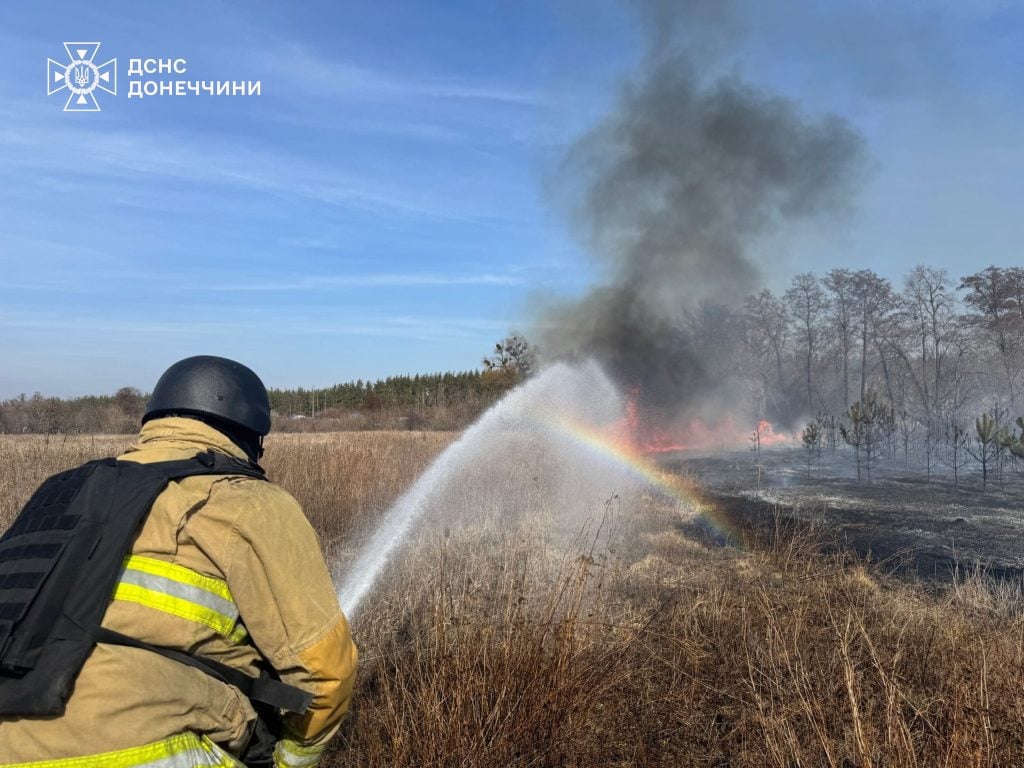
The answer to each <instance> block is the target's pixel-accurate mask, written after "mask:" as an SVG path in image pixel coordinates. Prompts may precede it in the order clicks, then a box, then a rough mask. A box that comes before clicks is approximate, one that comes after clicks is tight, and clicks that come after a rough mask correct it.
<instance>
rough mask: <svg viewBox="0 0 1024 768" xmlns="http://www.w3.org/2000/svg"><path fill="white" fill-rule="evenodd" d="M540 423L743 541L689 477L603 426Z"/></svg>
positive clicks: (721, 534) (731, 538) (731, 537)
mask: <svg viewBox="0 0 1024 768" xmlns="http://www.w3.org/2000/svg"><path fill="white" fill-rule="evenodd" d="M544 424H545V426H547V427H548V428H550V429H553V430H554V431H556V432H557V433H558V434H560V435H562V436H563V437H567V438H569V439H571V440H572V441H573V442H574V443H576V444H577V445H580V446H581V447H583V448H585V449H586V450H588V451H589V452H591V453H592V454H595V455H598V456H600V457H602V458H604V459H605V460H607V461H610V462H613V463H614V464H615V465H616V466H618V467H619V468H620V469H623V470H625V471H626V472H628V473H629V474H630V475H632V476H633V477H636V478H637V479H639V480H641V481H642V482H643V483H645V484H646V485H647V486H649V487H651V488H652V489H654V490H656V491H657V492H659V493H661V494H662V495H664V496H666V497H668V498H671V499H673V500H675V501H679V502H681V503H682V504H683V505H684V506H685V507H686V508H688V509H690V510H691V511H693V512H694V513H695V514H696V515H697V516H698V517H699V518H700V519H701V520H702V521H703V522H704V523H705V524H707V525H708V526H710V527H711V528H712V529H713V530H714V532H715V533H716V534H717V535H718V536H719V537H721V538H722V539H724V540H725V541H727V542H729V543H730V544H733V545H737V546H738V545H742V544H743V542H744V538H745V537H744V536H743V533H742V531H741V529H739V528H738V527H737V526H736V525H735V524H734V523H733V522H732V521H731V520H730V519H729V516H728V515H727V514H726V513H725V512H724V511H723V510H722V509H721V508H720V507H718V506H717V505H715V504H714V503H713V502H712V501H711V500H710V499H708V498H707V496H706V495H705V494H704V493H703V491H702V489H701V488H700V486H699V485H697V483H695V482H694V481H693V480H692V479H690V478H688V477H685V476H683V475H680V474H676V473H673V472H668V471H666V470H664V469H662V468H661V467H660V466H659V465H658V464H657V462H655V461H652V460H651V459H650V458H648V457H647V456H645V455H644V454H642V453H639V452H637V451H635V450H633V449H632V448H630V447H629V446H628V445H625V444H624V443H623V442H622V441H619V440H616V439H614V438H613V437H612V436H610V435H609V432H608V431H607V430H602V429H599V428H597V427H595V426H593V425H591V424H586V423H584V422H580V421H570V420H566V419H558V418H554V419H550V420H546V421H545V422H544Z"/></svg>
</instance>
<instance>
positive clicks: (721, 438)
mask: <svg viewBox="0 0 1024 768" xmlns="http://www.w3.org/2000/svg"><path fill="white" fill-rule="evenodd" d="M625 410H626V413H625V416H624V417H623V418H622V419H621V420H620V421H619V422H618V423H616V424H615V425H613V426H612V427H611V429H610V430H609V432H610V434H609V438H610V439H611V440H612V441H613V442H614V443H615V444H616V445H618V446H619V447H620V448H623V449H624V450H627V451H629V452H631V453H635V454H641V455H650V454H657V453H672V452H675V451H709V450H729V449H736V448H744V447H751V446H752V445H753V444H754V443H759V445H760V446H761V447H767V446H772V445H782V444H784V443H786V442H788V441H790V440H791V436H790V435H787V434H785V433H783V432H776V431H775V428H774V426H773V425H772V423H771V422H769V421H768V420H766V419H761V420H760V421H759V422H758V423H757V426H756V427H753V428H744V427H741V426H740V425H739V424H737V423H736V420H735V419H734V418H733V417H732V416H726V417H724V418H722V419H719V420H718V421H714V422H706V421H703V420H701V419H696V418H695V419H690V420H689V421H684V422H676V423H673V424H669V425H664V424H659V423H655V418H656V417H655V416H654V415H653V414H647V413H644V412H642V409H641V406H640V402H639V391H637V390H634V391H633V392H631V393H630V396H629V397H628V398H627V400H626V409H625Z"/></svg>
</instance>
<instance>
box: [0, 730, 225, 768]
mask: <svg viewBox="0 0 1024 768" xmlns="http://www.w3.org/2000/svg"><path fill="white" fill-rule="evenodd" d="M200 767H202V768H243V767H242V764H241V763H240V762H238V761H237V760H235V759H234V758H233V757H231V755H229V754H227V753H226V752H225V751H224V750H222V749H221V748H220V747H218V746H217V745H216V744H214V743H213V742H212V741H210V740H209V739H208V738H207V737H206V736H199V735H197V734H194V733H179V734H178V735H177V736H171V737H170V738H167V739H163V740H162V741H155V742H152V743H150V744H145V745H143V746H141V747H131V748H129V749H119V750H117V751H115V752H103V753H102V754H93V755H85V756H83V757H65V758H62V759H59V760H39V761H35V762H31V763H0V768H200Z"/></svg>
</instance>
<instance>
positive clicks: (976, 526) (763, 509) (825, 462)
mask: <svg viewBox="0 0 1024 768" xmlns="http://www.w3.org/2000/svg"><path fill="white" fill-rule="evenodd" d="M661 463H662V464H663V466H665V467H666V469H672V470H675V471H682V472H687V473H690V474H692V475H693V476H694V477H695V478H696V479H697V480H698V481H699V483H700V484H701V485H702V486H703V487H704V489H705V490H706V493H707V495H708V496H709V498H710V499H711V500H713V501H714V502H715V504H716V506H717V507H718V508H719V509H720V510H721V511H722V513H723V514H725V515H726V517H728V518H729V519H730V522H731V523H732V525H733V526H734V527H735V528H737V529H741V530H748V531H755V532H757V531H760V532H766V533H767V532H770V531H771V530H772V529H774V528H775V527H776V526H777V525H778V524H779V522H780V520H781V522H782V523H783V524H784V525H787V526H802V525H804V524H809V523H813V524H814V527H815V529H816V535H817V536H819V537H820V538H821V540H822V542H823V547H824V548H825V549H852V550H854V551H856V552H857V553H859V554H860V555H862V556H865V557H868V558H869V559H870V560H871V561H873V562H875V563H877V564H879V565H880V567H882V568H883V569H886V570H889V571H891V572H893V573H895V574H898V575H903V576H912V577H920V578H923V579H926V580H938V581H949V580H951V579H952V578H954V575H955V574H956V573H957V571H958V570H959V572H960V573H961V574H963V572H964V570H965V568H966V569H974V568H977V567H978V566H981V567H982V568H983V569H984V570H985V572H986V573H987V574H988V575H989V576H991V577H993V578H997V579H1021V578H1022V577H1024V477H1022V475H1021V474H1019V473H1018V472H1017V471H1015V470H1014V469H1012V468H1010V467H1006V468H1005V470H1004V472H1003V473H1002V475H1003V477H1002V482H1001V483H1000V480H999V478H998V477H993V476H991V474H990V477H989V482H988V486H987V489H986V490H985V491H984V492H983V491H982V483H981V476H980V472H976V471H974V470H969V471H967V472H966V473H963V474H962V476H961V478H960V483H959V487H956V486H955V485H954V483H953V481H952V477H947V476H946V473H945V470H944V469H943V470H941V471H942V473H943V474H942V475H941V476H935V475H933V477H932V478H931V480H930V481H929V479H928V478H927V476H926V474H925V472H924V471H923V470H920V469H917V468H908V467H906V466H904V465H902V462H900V463H897V464H896V465H895V466H894V465H893V464H892V463H888V462H886V463H883V464H880V465H879V466H878V467H876V468H875V469H874V470H873V471H872V478H871V482H870V483H869V482H867V481H866V480H864V481H862V482H858V481H857V477H856V469H855V466H854V464H853V456H852V454H850V453H849V452H847V451H844V450H840V451H837V452H836V453H835V454H832V453H830V452H829V451H827V450H825V451H823V453H822V456H821V465H820V468H819V467H818V466H817V465H816V463H812V466H811V469H810V472H808V467H807V454H806V453H805V452H804V451H803V450H801V449H798V448H789V447H775V448H770V449H767V450H763V451H762V453H761V462H760V463H761V465H762V470H761V478H760V490H758V479H757V464H756V461H755V458H754V454H753V453H752V452H750V451H745V452H744V451H737V452H734V453H724V454H718V455H714V456H695V455H687V454H672V455H666V456H664V457H662V459H661ZM693 532H696V533H701V534H703V535H704V536H705V537H706V536H708V535H712V536H714V535H715V534H714V532H712V531H710V530H707V529H705V530H703V531H692V530H691V533H693ZM718 538H719V541H720V543H726V542H722V541H721V537H720V536H719V537H718Z"/></svg>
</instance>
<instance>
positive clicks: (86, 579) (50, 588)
mask: <svg viewBox="0 0 1024 768" xmlns="http://www.w3.org/2000/svg"><path fill="white" fill-rule="evenodd" d="M194 475H243V476H247V477H252V478H256V479H259V480H265V479H266V476H265V475H264V473H263V470H262V469H261V468H260V467H259V466H258V465H256V464H253V463H249V462H244V461H240V460H238V459H234V458H232V457H230V456H225V455H223V454H219V453H215V452H213V451H210V452H208V453H204V454H200V455H199V456H197V457H195V458H192V459H185V460H182V461H166V462H156V463H152V464H141V463H138V462H132V461H118V460H116V459H99V460H96V461H90V462H88V463H86V464H83V465H82V466H81V467H78V468H76V469H70V470H68V471H66V472H61V473H60V474H57V475H54V476H53V477H51V478H49V479H48V480H46V481H45V482H44V483H43V484H42V485H41V486H40V487H39V489H38V490H37V491H36V492H35V493H34V494H33V495H32V498H31V499H29V501H28V503H27V504H26V505H25V507H24V508H23V509H22V511H21V512H20V514H19V515H18V517H17V518H16V519H15V521H14V523H13V525H11V527H10V528H9V529H8V531H7V532H6V533H5V534H4V535H3V537H2V538H0V717H3V716H27V715H59V714H62V713H63V711H64V707H65V704H66V702H67V699H68V696H69V695H70V692H71V688H72V685H73V683H74V680H75V677H76V676H77V675H78V672H79V670H81V668H82V665H83V664H84V663H85V660H86V658H87V657H88V656H89V654H90V652H91V651H92V649H93V647H94V646H95V644H96V643H97V642H103V643H113V644H119V645H129V646H133V647H138V648H145V649H147V650H150V651H153V652H155V653H159V654H161V655H163V656H166V657H168V658H172V659H175V660H176V661H180V662H181V663H184V664H188V665H190V666H193V667H197V668H199V669H201V670H202V671H204V672H206V673H207V674H210V675H212V676H214V677H216V678H218V679H220V680H222V681H223V682H225V683H228V684H231V685H234V686H235V687H237V688H239V689H240V690H241V691H242V692H243V693H244V694H246V695H247V696H249V698H250V699H252V700H253V701H255V702H260V703H263V704H268V705H270V706H272V707H278V708H281V709H286V710H289V711H293V712H300V713H301V712H303V711H305V709H306V708H307V707H308V705H309V703H310V701H311V700H312V695H311V694H308V693H306V692H304V691H300V690H299V689H297V688H294V687H292V686H287V685H285V684H283V683H281V682H280V681H278V680H276V679H273V678H272V677H269V676H268V675H263V676H261V677H260V678H252V677H249V676H248V675H245V674H243V673H242V672H240V671H239V670H236V669H233V668H231V667H228V666H226V665H223V664H220V663H218V662H215V661H213V660H211V659H205V658H202V657H198V656H191V655H189V654H185V653H183V652H180V651H176V650H173V649H168V648H160V647H157V646H152V645H149V644H147V643H143V642H141V641H139V640H137V639H135V638H131V637H128V636H126V635H122V634H120V633H117V632H113V631H111V630H108V629H104V628H102V627H100V623H101V622H102V620H103V615H104V613H105V612H106V609H107V606H108V605H109V603H110V600H111V597H112V595H113V593H114V590H115V586H117V585H118V579H119V576H120V575H121V574H122V571H123V569H124V561H125V555H126V553H127V552H128V551H129V549H130V547H131V543H132V540H133V539H134V537H135V535H136V534H137V532H138V530H139V528H140V526H141V525H142V522H143V521H144V520H145V518H146V516H147V515H148V514H149V510H150V508H151V507H152V506H153V502H155V501H156V498H157V496H159V495H160V493H161V492H162V491H163V490H164V489H165V488H166V487H167V484H168V483H169V482H170V481H171V480H180V479H182V478H185V477H191V476H194ZM170 567H173V566H170Z"/></svg>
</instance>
